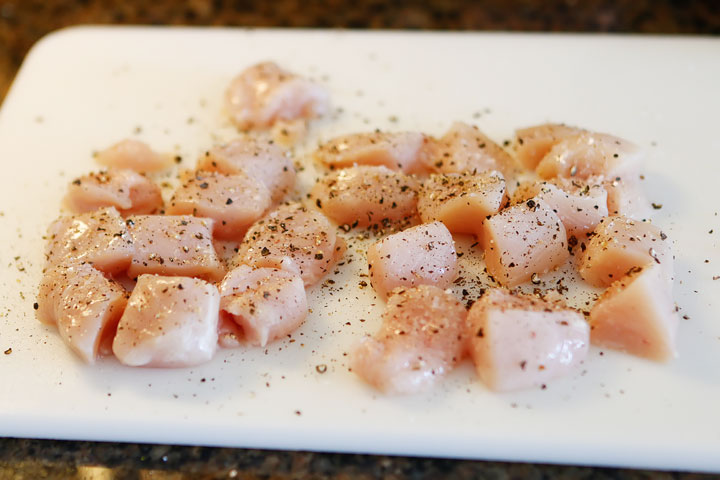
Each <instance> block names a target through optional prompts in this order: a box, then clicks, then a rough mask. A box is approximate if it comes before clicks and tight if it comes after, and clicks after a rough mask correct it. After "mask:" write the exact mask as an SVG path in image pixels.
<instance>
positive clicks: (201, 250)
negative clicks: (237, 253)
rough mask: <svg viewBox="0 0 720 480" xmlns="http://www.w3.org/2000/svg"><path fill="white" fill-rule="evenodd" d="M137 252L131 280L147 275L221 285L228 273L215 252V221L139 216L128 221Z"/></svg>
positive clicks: (133, 259)
mask: <svg viewBox="0 0 720 480" xmlns="http://www.w3.org/2000/svg"><path fill="white" fill-rule="evenodd" d="M127 223H128V227H129V231H130V234H131V235H132V238H133V243H134V246H135V252H134V255H133V257H132V263H131V264H130V268H129V269H128V275H129V276H130V277H136V276H138V275H142V274H144V273H157V274H160V275H181V276H188V277H200V278H204V279H206V280H210V281H218V280H221V279H222V278H223V276H224V275H225V269H224V267H223V266H222V264H221V263H220V260H219V258H218V256H217V253H216V252H215V249H214V248H213V243H212V230H213V220H212V219H209V218H197V217H191V216H189V215H136V216H133V217H129V218H128V221H127Z"/></svg>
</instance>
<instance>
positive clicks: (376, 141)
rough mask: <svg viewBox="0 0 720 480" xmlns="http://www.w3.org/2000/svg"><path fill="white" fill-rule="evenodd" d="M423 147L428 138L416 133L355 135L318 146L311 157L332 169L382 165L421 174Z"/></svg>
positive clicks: (424, 168) (424, 156)
mask: <svg viewBox="0 0 720 480" xmlns="http://www.w3.org/2000/svg"><path fill="white" fill-rule="evenodd" d="M427 144H428V138H427V137H426V136H425V135H424V134H422V133H418V132H397V133H391V132H381V131H376V132H372V133H355V134H351V135H344V136H342V137H337V138H334V139H332V140H330V141H329V142H327V143H324V144H322V145H320V146H319V147H318V149H317V150H315V152H314V153H313V156H314V158H315V159H316V160H317V161H319V162H322V163H324V164H325V165H327V166H328V167H330V168H332V169H334V168H347V167H352V166H354V165H375V166H380V165H382V166H384V167H387V168H389V169H390V170H400V171H402V172H404V173H425V172H427V171H428V166H427V158H428V157H427V155H428V150H427Z"/></svg>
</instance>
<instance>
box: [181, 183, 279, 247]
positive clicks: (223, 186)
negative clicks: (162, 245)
mask: <svg viewBox="0 0 720 480" xmlns="http://www.w3.org/2000/svg"><path fill="white" fill-rule="evenodd" d="M271 203H272V199H271V197H270V192H269V191H268V189H267V188H266V187H265V185H264V184H262V183H261V182H259V181H258V180H256V179H255V178H253V177H249V176H248V175H247V174H246V173H244V172H239V173H236V174H232V175H224V174H222V173H216V172H199V171H198V172H195V173H194V174H193V175H192V176H191V177H190V178H188V179H187V180H186V181H185V182H183V184H182V185H181V186H180V187H179V188H178V189H177V190H175V193H174V194H173V197H172V198H171V199H170V202H169V205H168V207H167V213H169V214H171V215H196V216H198V217H206V218H212V219H213V220H214V222H213V233H214V235H215V237H216V238H220V239H237V240H240V239H242V237H243V235H245V232H246V231H247V229H248V227H249V226H250V225H252V223H253V222H255V221H256V220H257V219H259V218H260V217H262V216H263V214H264V213H265V211H266V210H267V209H268V208H270V205H271Z"/></svg>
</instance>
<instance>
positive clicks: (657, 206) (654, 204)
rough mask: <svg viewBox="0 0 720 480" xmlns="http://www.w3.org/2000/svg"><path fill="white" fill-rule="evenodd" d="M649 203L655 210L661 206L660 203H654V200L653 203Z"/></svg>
mask: <svg viewBox="0 0 720 480" xmlns="http://www.w3.org/2000/svg"><path fill="white" fill-rule="evenodd" d="M650 205H652V207H653V208H654V209H655V210H660V209H661V208H662V203H655V202H653V203H651V204H650Z"/></svg>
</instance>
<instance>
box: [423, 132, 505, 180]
mask: <svg viewBox="0 0 720 480" xmlns="http://www.w3.org/2000/svg"><path fill="white" fill-rule="evenodd" d="M432 146H433V148H432V160H431V163H432V167H433V169H434V171H436V172H440V173H473V174H474V173H483V172H486V171H488V170H495V171H499V172H501V173H502V174H503V176H504V177H505V178H510V177H512V176H513V175H514V174H515V171H516V170H517V166H516V164H515V161H514V160H513V158H512V157H511V156H510V154H509V153H507V152H506V151H505V150H503V148H502V147H501V146H500V145H498V144H497V143H495V142H493V141H492V140H491V139H490V138H489V137H488V136H486V135H485V134H484V133H482V132H481V131H480V129H478V128H477V127H476V126H475V125H468V124H466V123H462V122H455V123H454V124H453V125H452V127H450V130H448V131H447V133H445V135H443V136H442V137H441V138H440V139H438V140H435V141H434V142H433V144H432Z"/></svg>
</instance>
